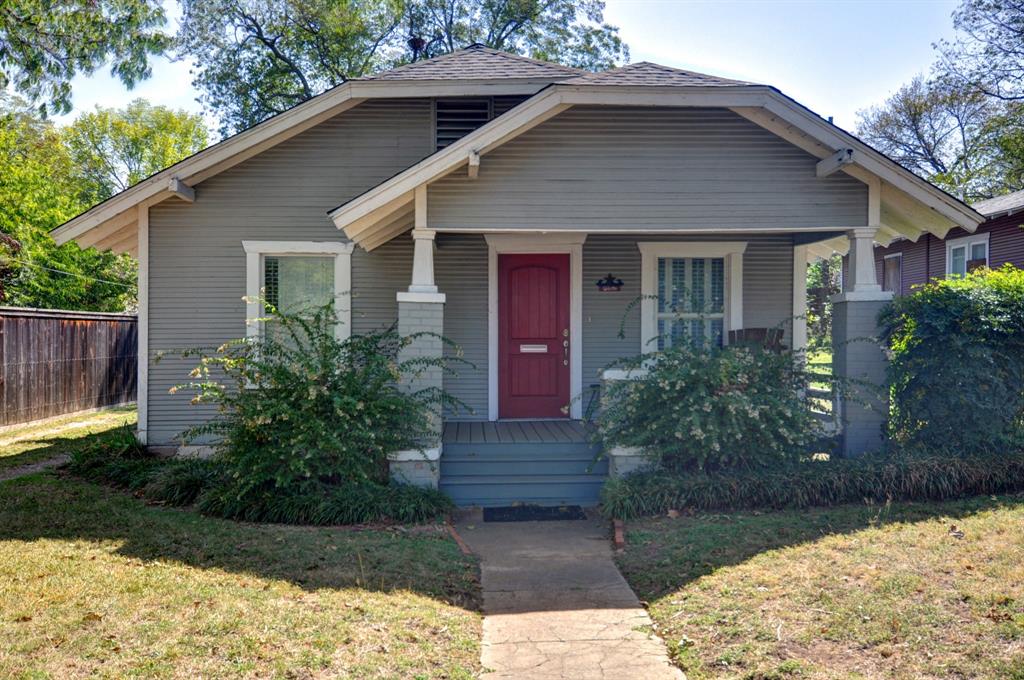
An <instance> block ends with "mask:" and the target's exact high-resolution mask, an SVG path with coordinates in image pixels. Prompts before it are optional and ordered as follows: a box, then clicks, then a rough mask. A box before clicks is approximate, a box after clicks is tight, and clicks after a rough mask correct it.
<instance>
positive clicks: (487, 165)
mask: <svg viewBox="0 0 1024 680" xmlns="http://www.w3.org/2000/svg"><path fill="white" fill-rule="evenodd" d="M817 160H818V159H817V158H815V157H813V156H811V155H810V154H807V153H806V152H804V151H802V150H800V149H798V148H797V147H795V146H793V145H791V144H789V143H787V142H785V141H783V140H781V139H780V138H778V137H776V136H775V135H773V134H772V133H770V132H768V131H766V130H764V129H763V128H761V127H759V126H757V125H755V124H754V123H751V122H750V121H748V120H746V119H744V118H742V117H740V116H738V115H736V114H734V113H732V112H731V111H728V110H725V109H667V108H660V109H655V108H629V107H576V108H573V109H570V110H569V111H567V112H565V113H563V114H561V115H559V116H556V117H555V118H553V119H551V120H549V121H547V122H545V123H542V124H541V125H539V126H538V127H536V128H535V129H533V130H531V131H529V132H527V133H525V134H523V135H522V136H521V137H519V138H517V139H515V140H513V141H511V142H509V143H507V144H505V145H504V146H501V147H499V148H498V149H496V150H495V151H493V152H491V153H488V154H487V155H486V156H485V157H484V158H483V159H482V163H481V166H480V176H479V178H478V179H476V180H469V179H468V178H467V177H466V172H465V170H464V169H460V170H457V171H455V172H453V173H452V174H451V175H449V176H447V177H445V178H443V179H441V180H438V181H437V182H435V183H433V184H431V185H430V190H429V191H428V198H429V209H428V214H429V220H430V225H431V226H432V227H435V228H438V229H465V230H470V231H473V230H479V229H481V228H482V227H486V228H490V229H506V230H516V229H586V230H588V231H602V230H604V231H631V230H639V231H642V230H653V229H662V230H664V229H681V228H690V229H721V230H729V229H736V230H749V229H751V228H752V227H758V228H777V229H791V228H812V227H825V226H853V225H860V224H865V223H866V219H867V189H866V186H865V185H864V184H862V183H861V182H858V181H857V180H855V179H853V178H851V177H848V176H847V175H845V174H843V173H836V174H835V175H832V176H830V177H827V178H825V179H819V178H817V177H816V176H815V164H816V163H817Z"/></svg>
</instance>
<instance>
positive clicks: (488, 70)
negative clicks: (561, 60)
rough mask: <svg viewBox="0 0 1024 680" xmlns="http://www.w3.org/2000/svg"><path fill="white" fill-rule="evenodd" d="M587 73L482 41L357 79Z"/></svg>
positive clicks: (555, 77)
mask: <svg viewBox="0 0 1024 680" xmlns="http://www.w3.org/2000/svg"><path fill="white" fill-rule="evenodd" d="M581 73H583V71H581V70H580V69H577V68H570V67H568V66H563V65H561V64H553V63H551V62H549V61H540V60H539V59H530V58H529V57H522V56H520V55H518V54H510V53H508V52H502V51H500V50H494V49H491V48H490V47H486V46H484V45H481V44H479V43H474V44H472V45H470V46H469V47H466V48H465V49H461V50H456V51H455V52H450V53H448V54H442V55H441V56H438V57H434V58H433V59H425V60H424V61H416V62H413V63H411V64H406V65H405V66H399V67H398V68H395V69H392V70H390V71H384V72H383V73H377V74H374V75H372V76H366V77H365V78H358V79H357V80H489V79H493V78H501V79H507V78H530V79H534V80H543V79H549V80H564V79H566V78H572V77H573V76H578V75H579V74H581Z"/></svg>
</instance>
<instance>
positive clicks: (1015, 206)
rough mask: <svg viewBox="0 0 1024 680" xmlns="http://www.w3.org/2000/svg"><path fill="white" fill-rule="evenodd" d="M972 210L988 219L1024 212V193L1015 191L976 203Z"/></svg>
mask: <svg viewBox="0 0 1024 680" xmlns="http://www.w3.org/2000/svg"><path fill="white" fill-rule="evenodd" d="M973 208H974V209H975V210H977V211H978V212H980V213H981V214H982V215H984V216H985V217H987V218H989V219H992V218H995V217H1002V216H1003V215H1011V214H1013V213H1015V212H1020V211H1021V210H1024V191H1015V192H1013V193H1012V194H1006V195H1005V196H996V197H995V198H990V199H988V200H986V201H978V202H977V203H975V204H974V205H973Z"/></svg>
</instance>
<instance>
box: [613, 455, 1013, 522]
mask: <svg viewBox="0 0 1024 680" xmlns="http://www.w3.org/2000/svg"><path fill="white" fill-rule="evenodd" d="M1021 490H1024V452H1021V451H1016V452H1012V453H1008V454H1005V455H999V456H992V455H968V456H962V457H958V458H950V457H949V456H946V455H921V456H896V457H883V456H880V455H874V456H864V457H861V458H845V459H844V458H840V459H833V460H806V461H804V462H800V463H794V464H790V465H786V466H782V467H779V468H776V469H772V470H767V471H758V472H729V473H717V474H703V473H696V474H667V473H664V472H661V471H649V472H641V473H637V474H633V475H629V476H626V477H623V478H620V479H611V480H609V481H608V482H607V483H606V484H605V486H604V489H603V491H602V494H601V511H602V512H603V513H604V514H605V515H606V516H608V517H616V518H620V519H631V518H635V517H641V516H645V515H659V514H663V513H665V512H667V511H668V510H671V509H676V510H685V509H690V510H698V511H708V510H750V509H762V508H765V509H782V508H806V507H812V506H832V505H838V504H841V503H857V502H863V501H865V500H871V501H879V502H884V501H888V500H893V501H942V500H949V499H953V498H958V497H962V496H971V495H977V494H994V493H1010V492H1017V491H1021Z"/></svg>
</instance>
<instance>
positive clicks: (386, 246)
mask: <svg viewBox="0 0 1024 680" xmlns="http://www.w3.org/2000/svg"><path fill="white" fill-rule="evenodd" d="M982 219H983V218H982V216H981V215H979V214H978V213H976V212H975V211H974V210H972V209H971V208H970V207H968V206H967V205H964V204H963V203H960V202H959V201H957V200H956V199H955V198H953V197H951V196H949V195H947V194H945V193H943V192H942V191H940V190H939V189H937V188H936V187H934V186H932V185H930V184H928V183H927V182H925V181H923V180H921V179H920V178H918V177H916V176H914V175H913V174H911V173H910V172H908V171H906V170H905V169H903V168H901V167H900V166H898V165H897V164H896V163H894V162H892V161H891V160H889V159H888V158H886V157H884V156H882V155H881V154H879V153H878V152H876V151H874V150H873V149H871V148H869V147H867V146H866V145H864V144H863V143H862V142H860V141H858V140H856V139H855V138H853V137H852V136H850V135H849V134H847V133H846V132H844V131H843V130H841V129H839V128H837V127H835V126H833V125H832V124H830V123H829V122H828V121H826V120H824V119H822V118H820V117H819V116H817V115H815V114H814V113H813V112H811V111H809V110H808V109H806V108H804V107H803V106H801V105H800V104H798V103H797V102H795V101H793V100H792V99H790V98H788V97H787V96H785V95H784V94H782V93H781V92H779V91H778V90H776V89H774V88H772V87H769V86H765V85H758V84H753V83H746V82H739V81H735V80H728V79H725V78H718V77H715V76H709V75H704V74H699V73H692V72H688V71H682V70H678V69H674V68H668V67H665V66H659V65H656V64H650V63H637V64H630V65H628V66H624V67H622V68H617V69H613V70H610V71H607V72H604V73H587V72H582V71H578V70H575V69H572V68H567V67H564V66H560V65H557V64H551V63H545V62H540V61H535V60H532V59H527V58H524V57H520V56H515V55H511V54H507V53H503V52H499V51H495V50H492V49H488V48H485V47H482V46H479V45H474V46H471V47H469V48H467V49H464V50H461V51H458V52H455V53H453V54H449V55H446V56H442V57H438V58H435V59H431V60H428V61H422V62H417V63H413V64H410V65H408V66H403V67H401V68H398V69H395V70H393V71H388V72H385V73H381V74H378V75H375V76H372V77H368V78H362V79H358V80H352V81H349V82H347V83H345V84H343V85H340V86H338V87H336V88H334V89H332V90H330V91H328V92H326V93H324V94H322V95H320V96H318V97H316V98H314V99H312V100H309V101H307V102H305V103H303V104H301V105H299V106H296V107H295V108H293V109H291V110H289V111H287V112H285V113H283V114H281V115H278V116H275V117H274V118H271V119H269V120H267V121H265V122H263V123H261V124H259V125H257V126H255V127H253V128H251V129H249V130H246V131H244V132H242V133H240V134H238V135H235V136H233V137H231V138H229V139H226V140H224V141H222V142H220V143H218V144H215V145H214V146H211V147H210V148H208V149H206V150H204V151H202V152H200V153H198V154H196V155H195V156H193V157H191V158H188V159H186V160H184V161H182V162H180V163H178V164H176V165H174V166H172V167H170V168H168V169H166V170H164V171H163V172H161V173H159V174H157V175H155V176H153V177H151V178H149V179H147V180H145V181H143V182H141V183H139V184H137V185H136V186H133V187H132V188H130V189H128V190H126V191H124V192H123V193H121V194H118V195H117V196H115V197H113V198H111V199H109V200H108V201H106V202H104V203H101V204H100V205H97V206H96V207H94V208H93V209H92V210H90V211H88V212H86V213H84V214H82V215H80V216H78V217H76V218H75V219H73V220H71V221H70V222H68V223H66V224H65V225H63V226H61V227H60V228H59V229H58V230H56V232H55V237H56V239H57V240H58V241H59V242H62V243H63V242H66V241H71V240H75V241H77V242H78V243H80V244H81V245H83V246H87V245H96V246H99V247H101V248H112V249H114V250H116V251H127V252H131V253H133V254H135V255H136V256H137V257H138V260H139V264H140V279H139V295H140V314H139V328H140V332H139V336H140V337H139V345H140V365H139V378H140V388H139V435H140V437H143V438H144V439H145V441H147V442H148V443H149V444H150V445H154V446H177V445H178V443H179V442H178V441H177V439H176V437H177V435H178V434H179V433H180V432H181V431H182V430H184V429H185V428H186V427H187V426H189V425H192V424H194V423H195V422H196V421H197V419H200V418H204V417H206V416H207V415H208V412H207V411H204V410H203V409H201V408H199V407H195V406H191V405H190V404H189V403H188V398H187V397H184V396H183V395H175V394H171V393H169V391H168V390H169V388H170V387H171V386H172V385H174V384H176V383H179V382H181V381H182V380H183V379H184V378H185V377H186V375H187V372H188V370H189V368H191V365H190V364H188V363H187V362H183V361H181V360H173V359H165V360H163V361H160V362H159V363H154V362H153V357H154V356H155V355H156V354H157V353H158V352H162V351H166V350H172V349H181V348H184V347H189V346H209V345H216V344H218V343H220V342H223V341H224V340H226V339H229V338H235V337H240V336H242V335H243V334H246V333H249V334H256V333H259V332H260V329H259V327H258V324H255V323H248V324H247V318H248V319H254V318H256V317H258V316H259V315H260V310H259V309H258V307H257V306H255V305H248V306H247V305H246V303H245V302H243V297H244V296H246V295H253V294H257V293H258V292H259V291H260V290H261V289H264V288H267V289H268V291H269V290H270V288H272V289H273V294H274V295H275V296H278V298H279V299H280V300H281V301H282V302H286V301H292V300H300V299H313V300H317V299H327V298H330V297H331V296H339V297H338V299H339V300H341V301H342V302H341V303H340V304H341V307H342V308H343V310H344V313H343V316H344V318H343V322H344V323H342V324H341V326H340V327H339V330H338V332H339V333H340V334H342V335H345V334H348V333H350V332H355V333H359V332H363V331H367V330H370V329H374V328H379V327H381V326H383V325H387V324H391V323H394V322H395V321H396V320H397V323H398V325H399V328H400V330H402V331H403V332H413V331H418V330H432V331H440V332H441V333H443V334H444V335H445V336H447V337H448V338H450V339H452V340H453V341H455V342H456V343H458V344H459V345H460V346H461V347H462V349H463V351H464V354H465V357H466V358H467V359H468V360H469V361H471V362H472V363H473V364H474V365H475V366H476V368H475V369H473V370H461V371H460V373H459V375H458V376H456V377H451V378H446V379H444V387H445V389H446V390H447V391H449V392H451V393H453V394H454V395H456V396H458V397H459V398H461V399H462V400H463V401H464V402H466V403H467V404H469V405H470V406H471V407H472V412H471V413H458V414H449V415H448V417H447V418H446V420H445V422H444V424H443V433H439V436H438V441H437V442H436V446H434V447H431V448H430V449H429V450H428V451H427V452H426V454H423V453H420V452H405V453H399V454H396V455H395V463H394V467H395V470H396V472H397V473H399V474H403V475H405V477H406V478H407V479H410V480H412V481H419V482H425V483H436V476H437V473H436V471H437V470H439V471H440V483H441V485H442V487H443V488H445V489H446V490H448V491H449V492H451V493H452V495H453V496H454V497H455V498H456V499H457V500H458V501H460V502H463V503H481V504H487V503H498V502H502V503H504V502H508V501H513V500H532V501H541V502H557V501H562V500H579V499H587V498H592V497H593V494H594V493H595V490H596V489H597V488H598V487H599V485H600V482H601V475H602V473H603V470H602V469H601V468H597V469H591V466H590V465H589V463H590V461H591V458H592V451H591V449H590V445H589V444H587V443H586V441H585V440H584V438H583V436H582V431H583V430H582V427H581V426H580V423H579V421H580V418H581V417H582V416H583V414H584V409H585V407H586V406H587V403H588V401H589V400H590V399H591V398H593V394H594V392H595V390H596V386H597V385H599V384H600V382H601V380H602V379H614V378H616V377H621V376H615V375H613V374H606V375H602V369H603V368H604V367H606V366H607V365H608V364H609V363H610V362H612V361H613V360H615V359H616V358H619V357H624V356H632V355H635V354H638V353H640V352H642V351H656V350H657V348H658V346H664V345H665V344H666V343H671V342H673V340H677V339H678V338H679V337H680V336H681V335H682V334H685V333H699V334H703V335H705V336H706V337H708V338H710V339H711V340H712V341H714V342H720V343H727V342H729V341H730V336H732V337H737V334H738V333H743V332H748V331H756V330H758V329H766V328H770V327H774V326H777V325H778V324H780V323H782V324H784V327H785V339H784V341H785V343H786V344H788V345H790V346H794V347H800V346H802V344H803V343H804V342H805V339H806V328H805V326H804V323H803V322H802V320H800V318H799V317H800V316H801V315H802V314H803V311H804V300H805V295H804V281H805V266H806V262H807V260H808V258H809V257H813V254H814V253H815V250H816V248H826V249H831V248H832V247H834V246H835V245H836V244H837V243H838V244H843V245H844V247H845V248H848V249H849V252H850V253H851V255H852V266H851V272H852V274H851V275H850V276H848V277H847V286H848V290H846V291H845V292H844V293H843V294H842V295H841V296H840V297H839V299H838V303H837V305H836V319H837V322H836V327H837V332H838V333H840V334H843V333H845V334H848V335H849V336H850V337H857V336H860V335H862V334H863V331H864V329H865V328H868V330H873V318H874V314H875V312H876V311H877V309H878V307H879V305H881V304H882V303H883V302H884V301H885V300H886V299H887V294H886V293H883V292H882V291H881V287H880V286H879V284H878V282H877V280H876V275H875V267H874V259H873V254H872V243H873V241H874V240H875V239H876V238H879V237H884V238H892V237H893V236H894V235H903V236H907V237H911V236H916V235H919V234H920V233H922V232H927V233H933V234H935V235H938V236H942V235H944V234H945V233H946V232H947V231H948V230H950V229H952V228H954V227H960V228H962V229H964V230H966V231H968V232H972V231H974V229H975V228H976V227H977V225H978V223H979V222H981V221H982ZM826 242H827V243H828V245H827V246H822V244H825V243H826ZM609 279H610V280H609ZM616 281H618V282H621V283H619V284H618V285H613V284H615V283H616ZM599 282H601V285H599ZM683 289H686V290H688V291H690V292H691V293H692V294H693V295H695V296H697V297H698V298H700V302H701V303H702V306H703V309H704V313H702V314H691V315H688V314H687V312H686V308H685V307H680V306H679V305H675V304H674V303H675V302H677V301H678V300H677V297H678V295H677V292H678V291H681V290H683ZM643 295H648V296H652V297H650V298H644V299H643V302H642V303H641V304H639V305H633V306H630V304H629V303H630V302H632V301H635V300H636V299H638V298H639V297H640V296H643ZM653 296H657V297H658V298H659V300H655V299H654V298H653ZM674 296H675V297H674ZM794 317H796V318H795V319H794ZM620 326H623V327H624V329H625V337H624V338H620V337H619V328H620ZM411 351H415V352H421V353H427V354H431V353H435V354H436V353H438V352H441V351H442V349H441V346H440V344H439V343H431V342H430V341H427V340H424V341H422V342H421V343H420V344H419V345H418V346H416V347H414V348H413V349H412V350H411ZM847 355H848V356H847ZM879 366H881V353H880V352H879V351H878V348H877V347H875V348H873V352H872V351H870V350H864V349H850V350H848V351H846V350H844V351H840V352H839V353H838V354H837V357H836V368H837V370H838V371H840V372H847V373H850V374H856V375H868V374H871V372H872V371H877V370H878V367H879ZM424 380H428V381H429V380H434V381H441V380H442V378H441V377H440V376H439V375H430V376H425V377H424ZM843 421H844V425H845V428H844V433H845V434H844V437H845V444H844V446H845V448H846V451H847V452H848V453H857V452H858V451H860V450H863V449H864V448H866V447H868V446H870V445H872V443H873V441H874V440H877V437H878V429H877V419H876V420H872V419H871V416H870V415H868V414H866V412H861V411H858V410H857V409H856V408H855V407H850V408H849V409H846V410H845V411H844V413H843ZM424 455H426V457H427V458H428V459H429V460H428V461H427V462H425V461H424V460H423V456H424ZM438 460H439V461H440V464H439V465H437V464H436V463H437V461H438ZM613 465H614V463H613Z"/></svg>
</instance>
